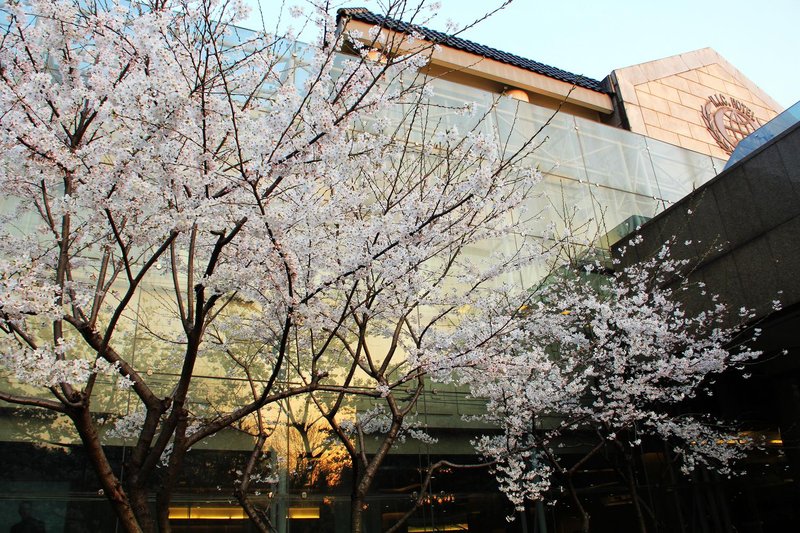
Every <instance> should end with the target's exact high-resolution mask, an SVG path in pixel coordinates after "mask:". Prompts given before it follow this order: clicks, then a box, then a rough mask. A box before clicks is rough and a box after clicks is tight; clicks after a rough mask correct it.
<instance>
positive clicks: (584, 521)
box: [566, 476, 590, 533]
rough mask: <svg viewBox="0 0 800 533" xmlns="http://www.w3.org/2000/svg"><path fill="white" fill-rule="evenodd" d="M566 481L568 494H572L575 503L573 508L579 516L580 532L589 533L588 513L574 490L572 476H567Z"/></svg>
mask: <svg viewBox="0 0 800 533" xmlns="http://www.w3.org/2000/svg"><path fill="white" fill-rule="evenodd" d="M566 481H567V489H569V494H570V496H572V502H573V503H574V504H575V509H576V510H577V511H578V515H579V516H580V518H581V533H589V518H590V517H589V513H587V512H586V509H584V507H583V504H582V503H581V499H580V498H579V497H578V491H577V490H575V485H573V484H572V477H571V476H567V477H566Z"/></svg>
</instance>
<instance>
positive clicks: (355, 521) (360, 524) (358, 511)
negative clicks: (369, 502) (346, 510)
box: [350, 494, 365, 533]
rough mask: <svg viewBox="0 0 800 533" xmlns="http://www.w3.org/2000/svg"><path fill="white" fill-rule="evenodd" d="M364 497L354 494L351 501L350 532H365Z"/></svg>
mask: <svg viewBox="0 0 800 533" xmlns="http://www.w3.org/2000/svg"><path fill="white" fill-rule="evenodd" d="M364 503H365V502H364V495H363V494H353V496H352V498H351V501H350V531H351V533H363V531H364V529H363V528H364Z"/></svg>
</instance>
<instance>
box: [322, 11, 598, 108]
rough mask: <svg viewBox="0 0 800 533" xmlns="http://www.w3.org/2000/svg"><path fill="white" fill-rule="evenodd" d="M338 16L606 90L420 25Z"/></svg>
mask: <svg viewBox="0 0 800 533" xmlns="http://www.w3.org/2000/svg"><path fill="white" fill-rule="evenodd" d="M338 17H339V18H342V17H347V18H351V19H354V20H359V21H361V22H366V23H368V24H375V25H378V26H381V27H383V28H387V29H390V30H394V31H399V32H403V33H411V32H413V31H416V32H418V33H419V34H421V35H422V36H423V37H424V38H425V39H427V40H429V41H431V42H435V43H438V44H442V45H445V46H449V47H451V48H457V49H459V50H463V51H465V52H469V53H471V54H475V55H478V56H482V57H486V58H488V59H494V60H495V61H500V62H502V63H507V64H509V65H514V66H515V67H520V68H524V69H525V70H530V71H531V72H536V73H537V74H542V75H544V76H548V77H550V78H554V79H557V80H560V81H564V82H566V83H570V84H574V85H576V86H578V87H584V88H586V89H591V90H593V91H597V92H600V93H607V92H608V90H606V89H605V88H604V86H603V83H602V82H600V81H598V80H594V79H591V78H587V77H585V76H581V75H579V74H573V73H571V72H567V71H565V70H561V69H558V68H555V67H551V66H549V65H545V64H543V63H539V62H538V61H533V60H531V59H525V58H524V57H519V56H516V55H514V54H509V53H507V52H503V51H502V50H497V49H495V48H489V47H488V46H484V45H482V44H478V43H474V42H472V41H468V40H466V39H462V38H460V37H453V36H451V35H447V34H446V33H442V32H439V31H436V30H431V29H429V28H426V27H424V26H417V25H416V24H409V23H407V22H403V21H400V20H396V19H392V18H389V17H384V16H383V15H377V14H375V13H373V12H371V11H369V10H368V9H366V8H363V7H352V8H342V9H340V10H339V12H338Z"/></svg>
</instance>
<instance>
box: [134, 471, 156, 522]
mask: <svg viewBox="0 0 800 533" xmlns="http://www.w3.org/2000/svg"><path fill="white" fill-rule="evenodd" d="M128 494H129V496H130V500H131V507H132V508H133V513H134V514H135V515H136V517H137V519H138V521H139V525H140V527H141V528H142V531H143V532H145V533H155V532H156V523H155V521H154V519H153V513H152V510H151V509H150V503H149V501H148V493H147V489H145V488H143V487H141V486H139V484H138V482H137V483H130V484H128Z"/></svg>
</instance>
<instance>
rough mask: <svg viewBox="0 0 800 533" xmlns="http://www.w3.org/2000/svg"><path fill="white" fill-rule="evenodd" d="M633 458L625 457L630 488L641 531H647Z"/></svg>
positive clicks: (641, 532)
mask: <svg viewBox="0 0 800 533" xmlns="http://www.w3.org/2000/svg"><path fill="white" fill-rule="evenodd" d="M632 460H633V458H631V457H627V456H626V457H625V469H626V470H627V472H628V475H627V478H628V488H629V490H630V492H631V500H632V501H633V508H634V510H635V511H636V520H637V522H638V525H639V533H647V524H646V523H645V521H644V514H642V505H641V503H639V490H638V489H637V487H636V477H635V476H634V473H633V466H632V465H631V461H632Z"/></svg>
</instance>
